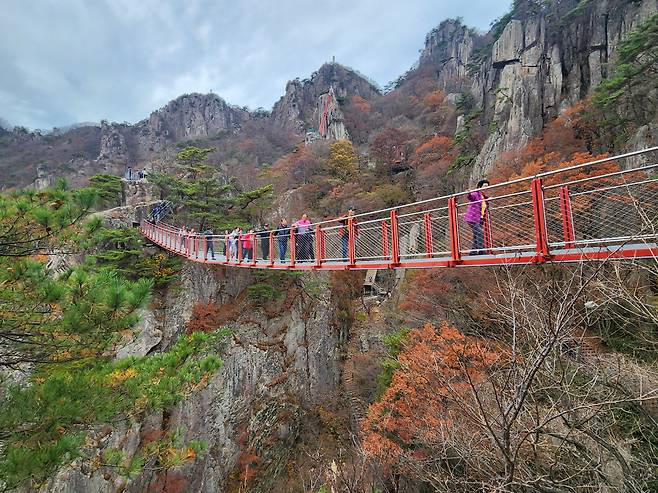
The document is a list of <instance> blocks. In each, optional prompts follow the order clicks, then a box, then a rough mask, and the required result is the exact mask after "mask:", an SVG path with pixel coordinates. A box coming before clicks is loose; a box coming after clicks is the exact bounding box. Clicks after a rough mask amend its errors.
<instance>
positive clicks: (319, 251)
mask: <svg viewBox="0 0 658 493" xmlns="http://www.w3.org/2000/svg"><path fill="white" fill-rule="evenodd" d="M322 235H323V232H322V226H321V225H319V224H316V225H315V266H316V267H321V266H322V260H323V259H324V251H323V250H324V248H323V240H324V238H322Z"/></svg>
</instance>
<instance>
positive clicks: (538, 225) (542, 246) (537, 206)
mask: <svg viewBox="0 0 658 493" xmlns="http://www.w3.org/2000/svg"><path fill="white" fill-rule="evenodd" d="M531 188H532V210H533V214H534V217H535V239H536V242H537V247H536V251H537V257H536V261H537V262H545V261H546V260H548V257H549V251H548V235H547V233H546V212H545V210H544V188H543V187H542V183H541V178H535V179H534V180H532V185H531Z"/></svg>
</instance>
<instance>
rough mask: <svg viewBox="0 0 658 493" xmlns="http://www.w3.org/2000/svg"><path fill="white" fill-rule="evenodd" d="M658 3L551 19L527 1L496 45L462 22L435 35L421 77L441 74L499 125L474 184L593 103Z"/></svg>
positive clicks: (568, 9) (609, 0)
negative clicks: (555, 122)
mask: <svg viewBox="0 0 658 493" xmlns="http://www.w3.org/2000/svg"><path fill="white" fill-rule="evenodd" d="M657 3H658V2H656V0H638V1H622V0H604V1H599V2H589V3H586V4H582V2H581V4H582V5H580V4H579V2H577V1H576V0H573V1H567V2H562V3H561V4H560V5H559V7H558V9H559V12H557V13H556V12H553V13H552V14H551V15H550V16H549V14H548V13H547V12H544V11H542V10H541V9H537V8H535V7H534V6H535V4H536V2H533V1H532V0H525V1H522V2H517V7H516V8H515V11H514V15H513V16H512V18H511V19H509V20H508V21H507V23H506V24H505V25H504V28H503V29H502V32H501V33H500V35H499V36H498V38H497V39H492V36H493V34H492V33H489V34H487V35H478V34H477V33H474V32H473V31H472V30H471V29H469V28H467V27H466V26H463V25H462V24H461V22H459V21H444V22H443V23H441V24H440V25H439V27H437V28H436V29H435V30H433V31H432V32H431V33H430V34H429V35H428V36H427V38H426V46H425V49H424V50H423V52H422V54H421V57H420V60H419V66H418V70H425V71H434V72H435V73H436V75H437V77H438V79H439V82H440V83H441V85H442V87H443V89H444V90H445V92H448V93H454V92H470V93H471V94H472V95H473V97H474V99H475V101H476V102H477V106H478V107H480V108H481V109H482V117H481V118H482V120H483V122H484V123H485V125H490V124H492V123H495V124H493V125H491V128H495V129H496V130H495V131H492V132H491V133H490V135H489V136H488V138H487V139H486V141H485V143H484V145H483V147H482V150H481V152H480V154H479V156H478V157H477V160H476V165H475V168H474V170H473V172H472V175H471V177H472V180H477V179H478V178H479V177H480V176H482V175H483V174H486V172H487V171H488V170H489V169H490V167H491V165H492V164H493V163H494V161H495V160H496V159H497V158H498V157H499V156H500V155H501V154H502V153H503V152H505V151H509V150H511V149H514V148H518V147H519V146H520V145H523V144H524V143H526V142H528V140H529V139H531V138H532V137H535V136H538V135H540V134H541V131H542V129H543V126H544V124H545V123H547V122H548V121H550V120H551V119H553V118H555V117H556V116H557V115H558V114H559V113H560V112H561V111H562V110H564V109H566V108H568V107H570V106H572V105H574V104H575V103H577V102H578V101H581V100H582V99H584V98H586V97H587V96H589V95H590V94H591V93H592V90H593V89H594V88H595V87H596V86H597V85H598V84H600V82H601V81H602V80H603V79H604V78H605V77H606V76H607V75H608V74H607V70H608V68H607V66H608V63H609V62H610V61H611V60H612V59H614V56H615V50H616V48H617V46H618V45H619V42H620V40H622V39H623V38H624V37H625V36H626V35H627V34H628V33H629V32H631V31H633V30H635V29H636V28H637V27H638V26H639V25H640V24H641V23H643V22H644V21H646V20H647V19H648V18H649V17H650V16H651V15H653V14H655V13H656V12H658V5H657ZM579 5H580V6H579ZM501 27H502V26H501Z"/></svg>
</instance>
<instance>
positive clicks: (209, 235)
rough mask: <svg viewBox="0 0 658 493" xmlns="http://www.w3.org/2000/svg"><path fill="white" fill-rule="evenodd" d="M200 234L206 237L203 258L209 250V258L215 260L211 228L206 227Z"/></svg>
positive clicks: (206, 256)
mask: <svg viewBox="0 0 658 493" xmlns="http://www.w3.org/2000/svg"><path fill="white" fill-rule="evenodd" d="M202 234H203V236H205V237H206V251H205V255H204V258H208V252H210V253H211V254H212V257H211V258H212V259H213V260H215V245H214V243H213V238H212V235H213V232H212V229H206V230H205V231H204V232H203V233H202Z"/></svg>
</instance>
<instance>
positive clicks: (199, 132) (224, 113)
mask: <svg viewBox="0 0 658 493" xmlns="http://www.w3.org/2000/svg"><path fill="white" fill-rule="evenodd" d="M249 118H250V116H249V112H248V111H246V110H244V109H241V108H238V107H236V106H232V105H229V104H228V103H227V102H226V101H224V100H223V99H222V98H220V97H219V96H217V95H216V94H213V93H210V94H198V93H193V94H184V95H182V96H180V97H178V98H176V99H174V100H172V101H170V102H169V103H167V104H166V105H165V106H164V107H162V108H160V109H159V110H157V111H154V112H153V113H151V115H150V116H149V118H147V119H145V120H142V121H141V122H139V123H137V124H136V125H135V128H136V130H137V142H138V146H139V147H140V149H141V151H142V152H143V153H149V152H153V151H156V152H157V151H161V150H163V149H164V148H165V147H166V146H167V144H168V143H173V142H177V141H180V140H185V139H195V138H202V137H208V136H212V135H216V134H218V133H220V132H225V131H233V130H236V129H239V128H240V126H241V124H242V123H244V122H245V121H246V120H247V119H249Z"/></svg>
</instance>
